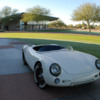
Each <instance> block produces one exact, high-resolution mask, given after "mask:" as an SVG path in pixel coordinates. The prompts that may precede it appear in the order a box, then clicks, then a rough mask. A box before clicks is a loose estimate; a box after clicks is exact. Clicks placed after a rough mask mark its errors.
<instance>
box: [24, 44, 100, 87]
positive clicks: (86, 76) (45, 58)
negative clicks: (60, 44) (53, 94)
mask: <svg viewBox="0 0 100 100" xmlns="http://www.w3.org/2000/svg"><path fill="white" fill-rule="evenodd" d="M33 47H35V45H33V46H28V45H25V46H24V47H23V52H24V55H25V59H26V61H27V63H28V65H29V66H30V68H31V69H32V70H33V71H34V66H35V64H36V63H37V62H38V61H39V62H41V64H42V69H43V77H44V79H45V81H46V83H47V84H48V85H52V86H73V85H78V84H84V83H88V82H92V81H95V80H97V79H99V78H100V74H99V73H100V70H98V69H97V68H96V66H95V61H96V59H97V58H96V57H94V56H92V55H90V54H87V53H83V52H80V51H75V50H68V49H61V50H54V51H46V52H39V51H35V50H34V49H33ZM53 63H57V64H59V66H60V67H61V74H60V75H59V76H53V75H52V74H51V73H50V65H51V64H53ZM56 78H59V79H60V83H59V84H56V83H55V82H54V81H55V79H56Z"/></svg>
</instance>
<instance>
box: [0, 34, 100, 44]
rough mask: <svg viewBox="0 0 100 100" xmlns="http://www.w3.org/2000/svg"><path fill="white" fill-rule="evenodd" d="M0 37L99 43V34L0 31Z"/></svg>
mask: <svg viewBox="0 0 100 100" xmlns="http://www.w3.org/2000/svg"><path fill="white" fill-rule="evenodd" d="M0 38H31V39H51V40H62V41H73V42H82V43H92V44H100V36H87V35H73V34H57V33H0Z"/></svg>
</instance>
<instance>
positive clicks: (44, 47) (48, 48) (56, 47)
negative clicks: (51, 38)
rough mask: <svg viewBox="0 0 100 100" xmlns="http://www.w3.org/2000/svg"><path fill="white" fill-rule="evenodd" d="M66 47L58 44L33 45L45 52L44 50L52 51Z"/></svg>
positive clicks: (35, 48)
mask: <svg viewBox="0 0 100 100" xmlns="http://www.w3.org/2000/svg"><path fill="white" fill-rule="evenodd" d="M63 48H64V47H61V46H58V45H44V46H36V47H33V49H34V50H36V51H40V52H44V51H52V50H60V49H63Z"/></svg>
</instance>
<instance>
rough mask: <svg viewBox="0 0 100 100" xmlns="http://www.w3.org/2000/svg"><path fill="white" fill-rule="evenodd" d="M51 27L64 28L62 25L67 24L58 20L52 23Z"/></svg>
mask: <svg viewBox="0 0 100 100" xmlns="http://www.w3.org/2000/svg"><path fill="white" fill-rule="evenodd" d="M49 27H51V28H52V27H53V28H62V27H66V24H65V23H64V22H63V21H62V20H57V21H54V22H52V23H50V24H49Z"/></svg>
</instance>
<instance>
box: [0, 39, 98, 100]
mask: <svg viewBox="0 0 100 100" xmlns="http://www.w3.org/2000/svg"><path fill="white" fill-rule="evenodd" d="M24 44H26V43H25V42H20V41H16V40H11V39H0V100H100V79H99V80H97V81H95V82H93V83H91V84H86V85H81V86H74V87H51V86H48V87H47V88H46V89H45V90H41V89H39V88H38V87H37V86H36V85H35V83H34V80H33V73H32V71H31V70H30V68H29V67H28V66H24V65H23V61H22V46H23V45H24Z"/></svg>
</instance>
